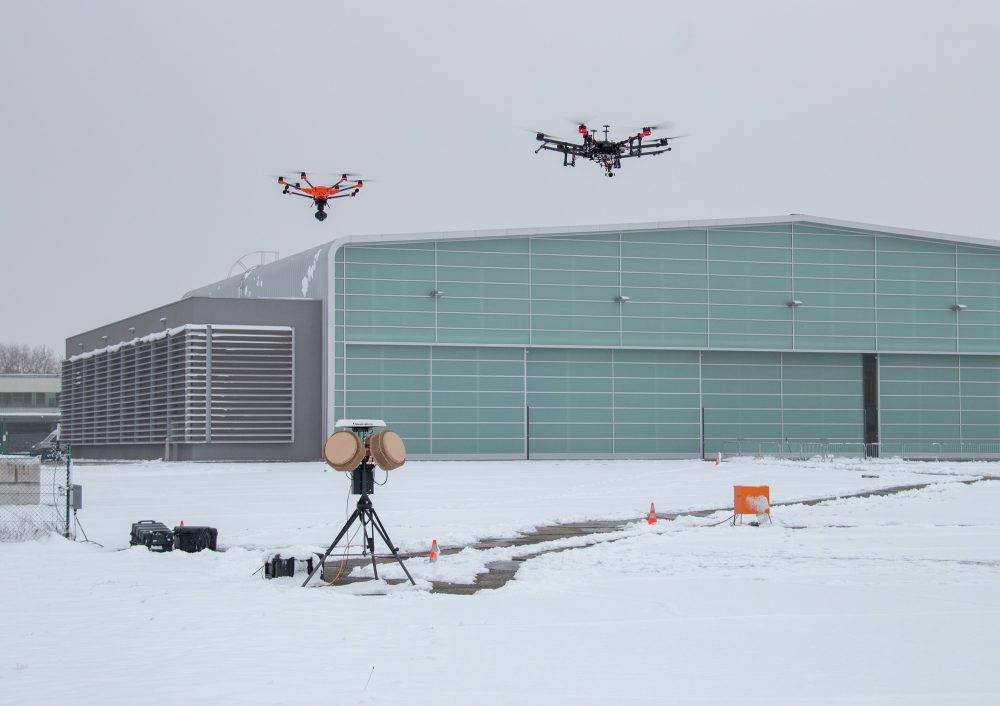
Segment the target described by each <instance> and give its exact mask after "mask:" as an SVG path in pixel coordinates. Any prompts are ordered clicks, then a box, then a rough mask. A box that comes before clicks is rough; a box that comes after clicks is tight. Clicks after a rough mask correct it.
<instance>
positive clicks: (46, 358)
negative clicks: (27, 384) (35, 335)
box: [0, 343, 60, 374]
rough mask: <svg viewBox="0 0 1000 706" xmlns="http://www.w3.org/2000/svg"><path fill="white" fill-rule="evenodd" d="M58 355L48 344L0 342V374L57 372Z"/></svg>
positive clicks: (58, 366) (58, 367)
mask: <svg viewBox="0 0 1000 706" xmlns="http://www.w3.org/2000/svg"><path fill="white" fill-rule="evenodd" d="M59 370H60V360H59V357H58V356H57V355H56V354H55V353H54V352H53V351H52V349H51V348H49V347H48V346H34V347H32V346H29V345H28V344H26V343H22V344H20V345H18V344H17V343H0V374H3V373H8V374H9V373H22V374H23V373H50V374H51V373H58V372H59Z"/></svg>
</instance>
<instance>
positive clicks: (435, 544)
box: [427, 539, 438, 564]
mask: <svg viewBox="0 0 1000 706" xmlns="http://www.w3.org/2000/svg"><path fill="white" fill-rule="evenodd" d="M427 559H428V561H430V562H431V563H432V564H433V563H434V562H435V561H437V560H438V541H437V540H436V539H435V540H434V541H433V542H431V553H430V556H429V557H427Z"/></svg>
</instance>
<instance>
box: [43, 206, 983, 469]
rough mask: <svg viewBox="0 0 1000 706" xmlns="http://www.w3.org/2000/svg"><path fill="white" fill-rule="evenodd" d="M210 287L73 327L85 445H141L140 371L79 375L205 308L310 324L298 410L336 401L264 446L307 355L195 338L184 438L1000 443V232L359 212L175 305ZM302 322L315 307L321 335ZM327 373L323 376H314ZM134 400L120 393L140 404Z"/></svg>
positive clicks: (264, 452) (602, 444)
mask: <svg viewBox="0 0 1000 706" xmlns="http://www.w3.org/2000/svg"><path fill="white" fill-rule="evenodd" d="M192 300H194V301H197V302H202V303H203V304H202V306H207V304H204V303H205V302H213V306H214V307H215V308H214V309H213V313H212V314H211V315H210V316H207V317H206V316H202V317H201V318H200V319H199V320H198V321H193V320H192V321H187V320H183V321H176V322H175V321H174V319H171V321H170V323H171V327H169V328H168V327H167V326H160V327H157V325H155V323H154V322H155V321H156V320H157V317H151V316H146V322H147V323H146V324H144V328H142V330H141V331H139V330H136V331H132V333H131V334H130V335H131V338H130V337H129V335H125V333H124V331H125V327H128V326H132V327H133V328H134V323H129V322H130V321H131V320H129V321H125V322H119V324H117V325H113V326H112V327H110V328H107V327H106V328H105V329H101V330H98V331H95V332H91V333H90V334H83V335H81V336H76V337H73V338H71V339H68V340H67V355H68V356H70V357H69V358H68V359H67V362H66V364H65V370H64V378H63V404H64V407H63V420H64V421H63V427H64V433H65V434H66V436H67V438H68V440H70V441H71V443H74V453H76V454H77V455H80V453H83V454H84V455H86V454H87V453H88V446H93V447H95V448H96V447H98V446H101V447H102V448H101V453H102V454H103V455H109V454H110V455H114V454H116V453H117V449H120V448H122V445H127V444H129V443H132V442H130V441H128V440H126V439H124V438H117V439H111V438H110V437H105V440H104V441H99V440H97V438H96V437H93V436H91V437H87V436H86V433H85V432H84V429H85V428H87V427H86V425H87V424H90V421H89V420H91V419H92V418H93V417H94V415H95V414H100V413H101V410H102V409H106V408H107V405H108V404H109V397H108V395H110V396H111V397H114V395H115V394H116V393H115V392H114V391H113V390H104V391H103V392H102V389H104V388H101V383H97V382H91V383H88V384H91V386H92V388H93V389H91V390H90V392H88V393H87V394H88V395H90V396H89V397H87V396H84V395H81V394H76V393H75V392H74V389H76V390H79V389H81V388H80V385H81V384H82V382H83V380H84V378H85V377H86V375H85V374H84V373H83V368H84V367H85V366H86V365H91V366H94V365H96V366H98V368H99V366H100V361H101V360H103V358H102V356H108V355H112V354H118V353H120V351H121V350H123V349H127V348H129V347H130V346H132V347H135V346H136V345H145V344H143V343H141V339H142V338H143V336H145V337H146V338H150V337H154V338H155V337H156V336H160V337H161V339H167V338H171V339H172V337H176V336H177V335H178V333H177V332H176V331H174V329H176V328H177V327H178V326H180V325H184V326H188V325H190V326H201V327H203V328H202V329H192V328H188V329H185V336H187V337H189V338H192V340H193V338H195V337H199V336H200V337H201V338H204V334H203V333H199V331H202V332H203V331H204V327H205V326H208V325H213V324H214V325H216V326H218V325H222V324H229V325H237V324H240V325H246V324H247V323H248V322H251V320H252V323H253V324H254V325H255V326H258V327H259V326H269V327H278V328H281V329H283V330H285V335H286V339H287V340H289V341H291V340H293V339H294V341H295V343H294V347H295V356H298V355H302V354H307V355H308V356H311V357H310V358H309V360H315V364H314V367H313V368H311V369H312V370H314V372H313V373H309V372H308V371H296V374H295V387H294V390H292V387H291V383H288V386H287V387H286V388H284V389H285V391H286V393H288V394H287V395H286V397H287V399H285V400H284V402H282V403H281V404H285V403H287V404H288V405H289V406H288V408H287V412H288V413H287V414H286V415H285V417H282V418H281V419H286V420H292V419H300V417H301V418H302V419H303V420H304V419H306V418H308V419H312V420H314V423H313V424H312V425H311V426H309V425H305V426H303V425H300V424H298V423H297V422H296V423H295V424H293V423H292V422H291V421H288V422H287V423H288V425H289V426H287V427H282V428H283V429H285V430H286V431H285V434H286V435H285V436H284V437H281V439H280V440H275V439H273V438H272V439H270V440H269V441H268V442H267V443H266V444H264V443H262V445H261V446H259V447H258V449H257V451H256V452H255V451H254V450H253V447H252V443H253V436H254V434H256V433H259V432H260V430H261V429H263V428H265V427H266V428H276V425H279V423H285V422H281V421H280V420H278V419H275V418H272V417H269V416H267V415H273V414H275V411H274V410H275V408H274V407H273V405H269V404H268V403H267V401H268V400H271V401H273V400H274V397H273V396H274V395H279V393H280V390H281V389H282V383H281V382H280V380H278V381H277V382H275V378H274V376H273V374H272V373H273V371H271V368H268V365H270V364H272V363H276V362H277V364H278V365H279V366H280V365H286V364H288V365H291V363H289V362H288V361H289V360H291V359H290V358H289V355H290V354H289V353H288V352H287V351H286V354H285V357H284V358H281V361H284V362H280V361H278V360H277V358H270V359H265V360H263V361H261V360H257V361H256V362H253V361H251V360H250V358H240V356H239V355H230V356H229V358H228V359H225V361H224V363H223V368H222V371H223V372H222V373H220V372H219V371H220V368H219V364H218V363H217V364H216V366H215V368H213V369H212V371H206V369H205V367H206V366H205V365H203V364H201V363H199V364H198V365H196V366H194V367H188V368H187V369H184V372H183V373H181V372H179V371H181V370H182V369H183V366H182V365H181V363H180V361H181V359H182V358H183V357H184V356H185V355H186V356H188V358H186V359H185V360H187V361H188V363H187V364H188V365H190V360H191V356H192V355H193V356H194V358H195V359H197V360H198V361H201V360H204V359H205V358H206V353H205V350H204V349H205V345H204V343H202V342H200V341H201V338H199V342H198V343H196V344H195V343H191V344H188V343H184V347H183V350H184V351H185V353H183V355H182V354H181V353H180V352H177V353H176V355H175V358H171V359H170V360H174V361H175V366H177V367H175V371H178V372H176V376H175V377H174V378H173V379H172V383H171V384H173V385H174V388H173V389H174V393H173V397H170V401H169V402H164V404H166V405H167V406H168V407H170V408H171V409H173V410H174V412H171V414H175V416H176V419H178V420H180V419H183V420H185V421H184V422H183V424H181V427H180V428H181V431H180V432H175V433H176V434H177V438H176V440H177V443H178V444H179V447H180V449H181V451H180V452H179V453H180V454H181V456H183V457H191V458H202V457H214V458H222V457H239V458H248V457H260V458H287V459H293V458H305V457H309V458H317V457H318V456H319V452H320V448H321V444H322V441H323V439H324V438H325V436H326V435H327V434H328V433H329V432H331V431H332V427H333V424H334V422H335V420H337V419H338V418H343V417H355V418H358V417H374V418H380V419H385V420H386V421H387V422H388V423H389V424H390V426H391V427H392V428H394V429H395V430H396V431H398V432H399V433H400V434H401V435H402V436H403V438H404V440H405V441H406V444H407V448H408V451H409V453H410V455H411V457H423V458H458V459H460V458H497V459H502V458H590V457H592V458H610V457H623V458H697V457H699V456H702V457H704V456H710V457H714V456H715V454H716V452H717V451H722V452H724V453H729V452H731V451H733V450H738V449H740V450H743V451H746V450H747V449H756V450H759V451H762V452H768V451H772V450H773V451H778V450H781V449H792V448H800V449H806V448H816V449H824V450H829V451H830V452H831V453H838V452H845V453H856V452H857V451H858V449H861V450H862V451H864V450H867V453H869V454H879V453H881V454H882V455H889V454H898V453H903V454H907V455H910V456H919V455H921V454H926V455H934V456H960V455H962V456H995V455H1000V244H997V243H995V242H992V241H986V240H977V239H973V238H965V237H958V236H951V235H944V234H939V233H927V232H920V231H912V230H905V229H899V228H889V227H882V226H873V225H866V224H862V223H853V222H845V221H837V220H832V219H827V218H819V217H813V216H803V215H791V216H784V217H777V218H748V219H734V220H711V221H696V222H695V221H692V222H668V223H646V224H631V225H612V226H595V227H577V228H550V229H537V230H504V231H482V232H461V233H430V234H403V235H378V236H346V237H342V238H339V239H337V240H335V241H333V242H331V243H327V244H325V245H322V246H320V247H316V248H312V249H310V250H308V251H306V252H302V253H299V254H297V255H293V256H291V257H287V258H284V259H281V260H278V261H276V262H273V263H270V264H266V265H262V266H260V267H259V268H256V269H254V270H252V271H250V272H249V273H246V274H243V275H240V276H236V277H231V278H228V279H225V280H222V281H220V282H217V283H214V284H211V285H208V286H206V287H202V288H200V289H197V290H194V291H192V292H189V293H188V294H187V295H185V299H182V300H181V302H178V303H176V304H174V305H171V306H175V307H182V306H183V303H184V302H189V301H192ZM303 302H315V303H316V304H315V305H316V310H315V318H314V319H311V320H315V321H316V323H315V324H311V323H309V322H308V321H309V320H294V321H293V320H292V319H293V318H294V316H292V314H291V313H290V312H289V311H286V310H283V309H281V306H283V305H284V306H286V307H287V306H291V305H294V304H296V303H298V304H302V303H303ZM237 310H239V311H241V312H243V313H242V314H241V315H238V316H237V315H233V312H235V311H237ZM251 314H252V315H251ZM182 318H183V315H182ZM188 318H190V317H188ZM303 326H307V327H308V326H315V331H314V334H313V335H311V336H306V338H307V339H308V341H310V342H309V343H306V342H305V340H300V337H301V336H302V335H304V334H306V332H304V331H300V330H299V329H300V328H301V327H303ZM151 329H152V330H151ZM241 331H242V333H241V334H240V335H248V334H247V330H246V329H241ZM98 335H99V336H109V339H108V340H104V339H100V340H96V339H95V336H98ZM269 335H274V334H269ZM172 345H174V344H172ZM176 345H177V346H180V342H179V341H178V342H177V343H176ZM246 345H247V347H248V348H251V349H257V348H259V347H260V346H257V345H255V344H252V343H250V344H246ZM289 345H291V344H290V343H289ZM192 346H193V347H192ZM302 346H313V348H312V350H311V351H302V350H300V348H301V347H302ZM116 347H117V349H116V350H114V351H112V349H115V348H116ZM228 347H229V346H228V342H227V341H225V340H221V339H220V340H219V342H218V343H217V344H216V347H215V348H216V351H217V352H219V351H221V352H223V353H224V352H225V351H226V350H227V349H228ZM189 349H190V350H189ZM180 350H181V348H178V351H180ZM258 352H259V351H258ZM165 355H166V354H165ZM268 355H270V354H268ZM223 357H225V356H223ZM251 357H252V356H251ZM265 357H266V356H265ZM278 358H280V356H278ZM295 360H296V361H297V360H298V358H295ZM88 361H91V362H88ZM244 363H245V365H244ZM302 364H303V365H306V366H308V365H313V364H311V363H308V361H306V360H304V361H303V363H302ZM108 365H113V363H110V362H109V363H108ZM225 365H229V366H230V367H229V368H228V369H227V368H225ZM241 366H243V367H241ZM246 366H250V367H249V368H247V367H246ZM253 366H257V367H258V368H259V370H258V372H256V373H253V374H257V375H263V376H264V377H263V379H264V380H265V381H266V382H268V383H269V384H270V387H268V386H267V385H264V386H260V385H256V383H255V379H254V378H253V377H252V376H251V377H244V378H242V381H243V382H242V387H241V388H240V391H239V394H240V395H242V397H239V399H241V400H243V401H244V403H245V406H244V407H243V408H242V410H237V411H233V412H229V411H228V407H227V405H226V404H225V403H224V400H225V399H227V398H225V397H219V395H223V394H225V393H226V391H225V388H224V385H225V383H226V380H228V379H229V378H224V377H218V376H219V375H222V374H225V375H233V374H235V373H236V372H237V371H241V374H244V375H249V374H250V373H248V372H247V371H248V370H252V369H253ZM154 367H155V366H154ZM164 370H165V368H164ZM269 371H270V372H269ZM303 372H305V373H307V374H299V373H303ZM165 374H166V373H165V372H164V373H163V375H165ZM178 376H181V377H183V376H189V377H183V382H181V377H178ZM190 376H193V377H190ZM206 376H207V377H206ZM213 376H216V378H215V380H216V382H215V385H214V386H213V387H212V392H209V393H208V394H207V395H206V390H205V387H206V384H207V383H206V380H208V381H209V382H211V380H212V379H213ZM269 376H270V377H269ZM91 377H93V374H92V375H91ZM109 379H110V378H109ZM192 380H194V382H193V383H192ZM119 384H121V383H119ZM131 384H133V386H135V385H139V386H140V387H141V385H142V384H144V383H142V382H133V383H131ZM164 384H166V383H164ZM74 385H76V388H74ZM303 386H307V387H308V388H311V389H313V390H315V391H316V394H315V395H314V399H313V398H310V399H309V400H308V401H307V400H305V399H302V398H300V397H299V395H300V393H301V392H302V391H303ZM102 394H103V395H104V397H102V396H101V395H102ZM229 394H230V395H231V396H230V397H229V398H228V399H230V400H233V399H237V398H236V397H233V396H232V395H233V394H235V393H229ZM119 396H120V393H119ZM268 396H271V397H268ZM279 396H280V395H279ZM258 397H259V398H260V399H258ZM206 399H207V400H208V402H207V403H206ZM283 399H284V398H283ZM261 400H263V402H262V401H261ZM93 401H96V404H98V405H104V407H100V406H97V407H95V406H93V405H94V404H95V402H93ZM206 404H207V406H208V409H209V412H211V411H212V409H211V407H212V405H216V406H217V407H218V410H217V416H216V422H215V428H219V429H227V428H229V427H231V426H233V425H235V426H236V427H239V424H240V423H242V424H243V425H244V426H243V428H242V431H239V432H238V433H236V436H235V437H226V438H222V439H219V438H217V436H216V435H215V434H212V435H210V436H207V435H206V422H205V421H204V418H205V416H206V412H205V411H204V410H205V409H206ZM254 405H258V406H260V407H262V408H264V411H263V412H260V413H258V412H256V411H254ZM126 406H127V405H126ZM282 409H284V408H282ZM130 410H131V411H130ZM134 410H135V405H132V407H129V408H128V409H124V408H122V407H121V405H119V406H118V411H117V412H116V414H118V415H119V416H118V417H116V418H115V419H118V421H117V422H115V423H116V424H119V425H120V424H121V423H123V420H124V419H125V418H126V417H128V416H129V415H131V414H134ZM143 414H144V415H145V416H144V420H145V421H144V422H143V423H145V424H147V426H149V424H150V423H151V422H150V420H153V419H156V418H158V419H160V422H159V426H157V427H156V428H155V429H153V430H152V431H150V432H149V434H147V436H146V437H144V438H145V439H146V441H145V442H144V443H146V444H147V449H146V451H144V452H142V453H149V452H151V451H153V450H154V449H153V448H152V446H150V444H151V443H154V442H155V441H156V439H155V437H156V435H157V434H160V435H161V436H162V433H163V431H164V429H165V425H166V421H165V420H166V416H170V415H169V414H167V415H166V416H164V414H163V413H159V414H160V416H159V417H157V414H158V413H156V412H148V411H147V412H143ZM227 415H228V416H227ZM255 415H257V416H255ZM279 416H280V415H279ZM230 417H231V418H230ZM255 419H258V420H259V419H263V420H264V421H263V423H262V424H260V425H255V424H256V423H255V422H254V421H253V420H255ZM193 420H194V421H193ZM178 423H179V422H178ZM303 424H305V422H304V421H303ZM227 425H229V427H227ZM91 426H93V425H92V424H91ZM293 427H294V428H293ZM174 428H175V429H177V428H178V427H176V425H175V427H174ZM234 433H235V432H234ZM244 442H245V445H244V447H243V449H242V450H240V451H239V452H237V451H235V446H240V444H243V443H244ZM162 443H163V441H162V439H160V440H159V444H160V445H161V446H162ZM225 444H228V446H225ZM265 446H266V447H267V448H266V449H265ZM212 447H217V449H216V450H210V449H211V448H212ZM247 447H249V448H250V450H249V451H247V450H246V448H247ZM185 449H186V450H185ZM255 453H256V456H255ZM185 454H186V456H185Z"/></svg>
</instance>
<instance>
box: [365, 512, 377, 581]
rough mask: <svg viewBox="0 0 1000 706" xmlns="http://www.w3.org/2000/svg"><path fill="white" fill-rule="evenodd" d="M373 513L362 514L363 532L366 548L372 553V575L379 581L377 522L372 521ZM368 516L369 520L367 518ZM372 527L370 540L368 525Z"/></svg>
mask: <svg viewBox="0 0 1000 706" xmlns="http://www.w3.org/2000/svg"><path fill="white" fill-rule="evenodd" d="M372 512H374V510H372V509H370V508H369V509H367V510H365V511H363V512H362V513H361V531H362V533H364V535H365V546H366V547H367V548H368V551H370V552H371V553H372V574H373V575H374V576H375V580H376V581H378V565H377V564H376V563H375V520H373V519H372ZM366 515H367V519H366V518H365V516H366ZM369 524H371V526H372V535H371V539H370V540H369V538H368V525H369Z"/></svg>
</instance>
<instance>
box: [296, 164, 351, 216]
mask: <svg viewBox="0 0 1000 706" xmlns="http://www.w3.org/2000/svg"><path fill="white" fill-rule="evenodd" d="M356 176H358V175H357V174H348V173H345V174H341V175H340V181H338V182H337V183H336V184H333V185H332V186H314V185H313V183H312V182H311V181H309V177H307V176H306V173H305V172H299V176H298V178H299V179H301V180H302V181H288V179H286V178H285V177H283V176H279V177H278V183H279V184H281V185H282V186H283V187H284V188H283V189H282V190H281V193H283V194H292V195H293V196H304V197H306V198H307V199H312V200H313V205H314V206H315V207H316V213H315V214H313V215H315V216H316V220H317V221H325V220H326V207H327V203H328V202H329V201H330V199H342V198H344V197H346V196H357V195H358V192H359V191H361V188H362V187H363V186H364V185H365V182H364V180H363V179H355V178H354V177H356ZM289 178H294V177H289ZM302 182H305V183H306V185H305V186H302Z"/></svg>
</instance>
